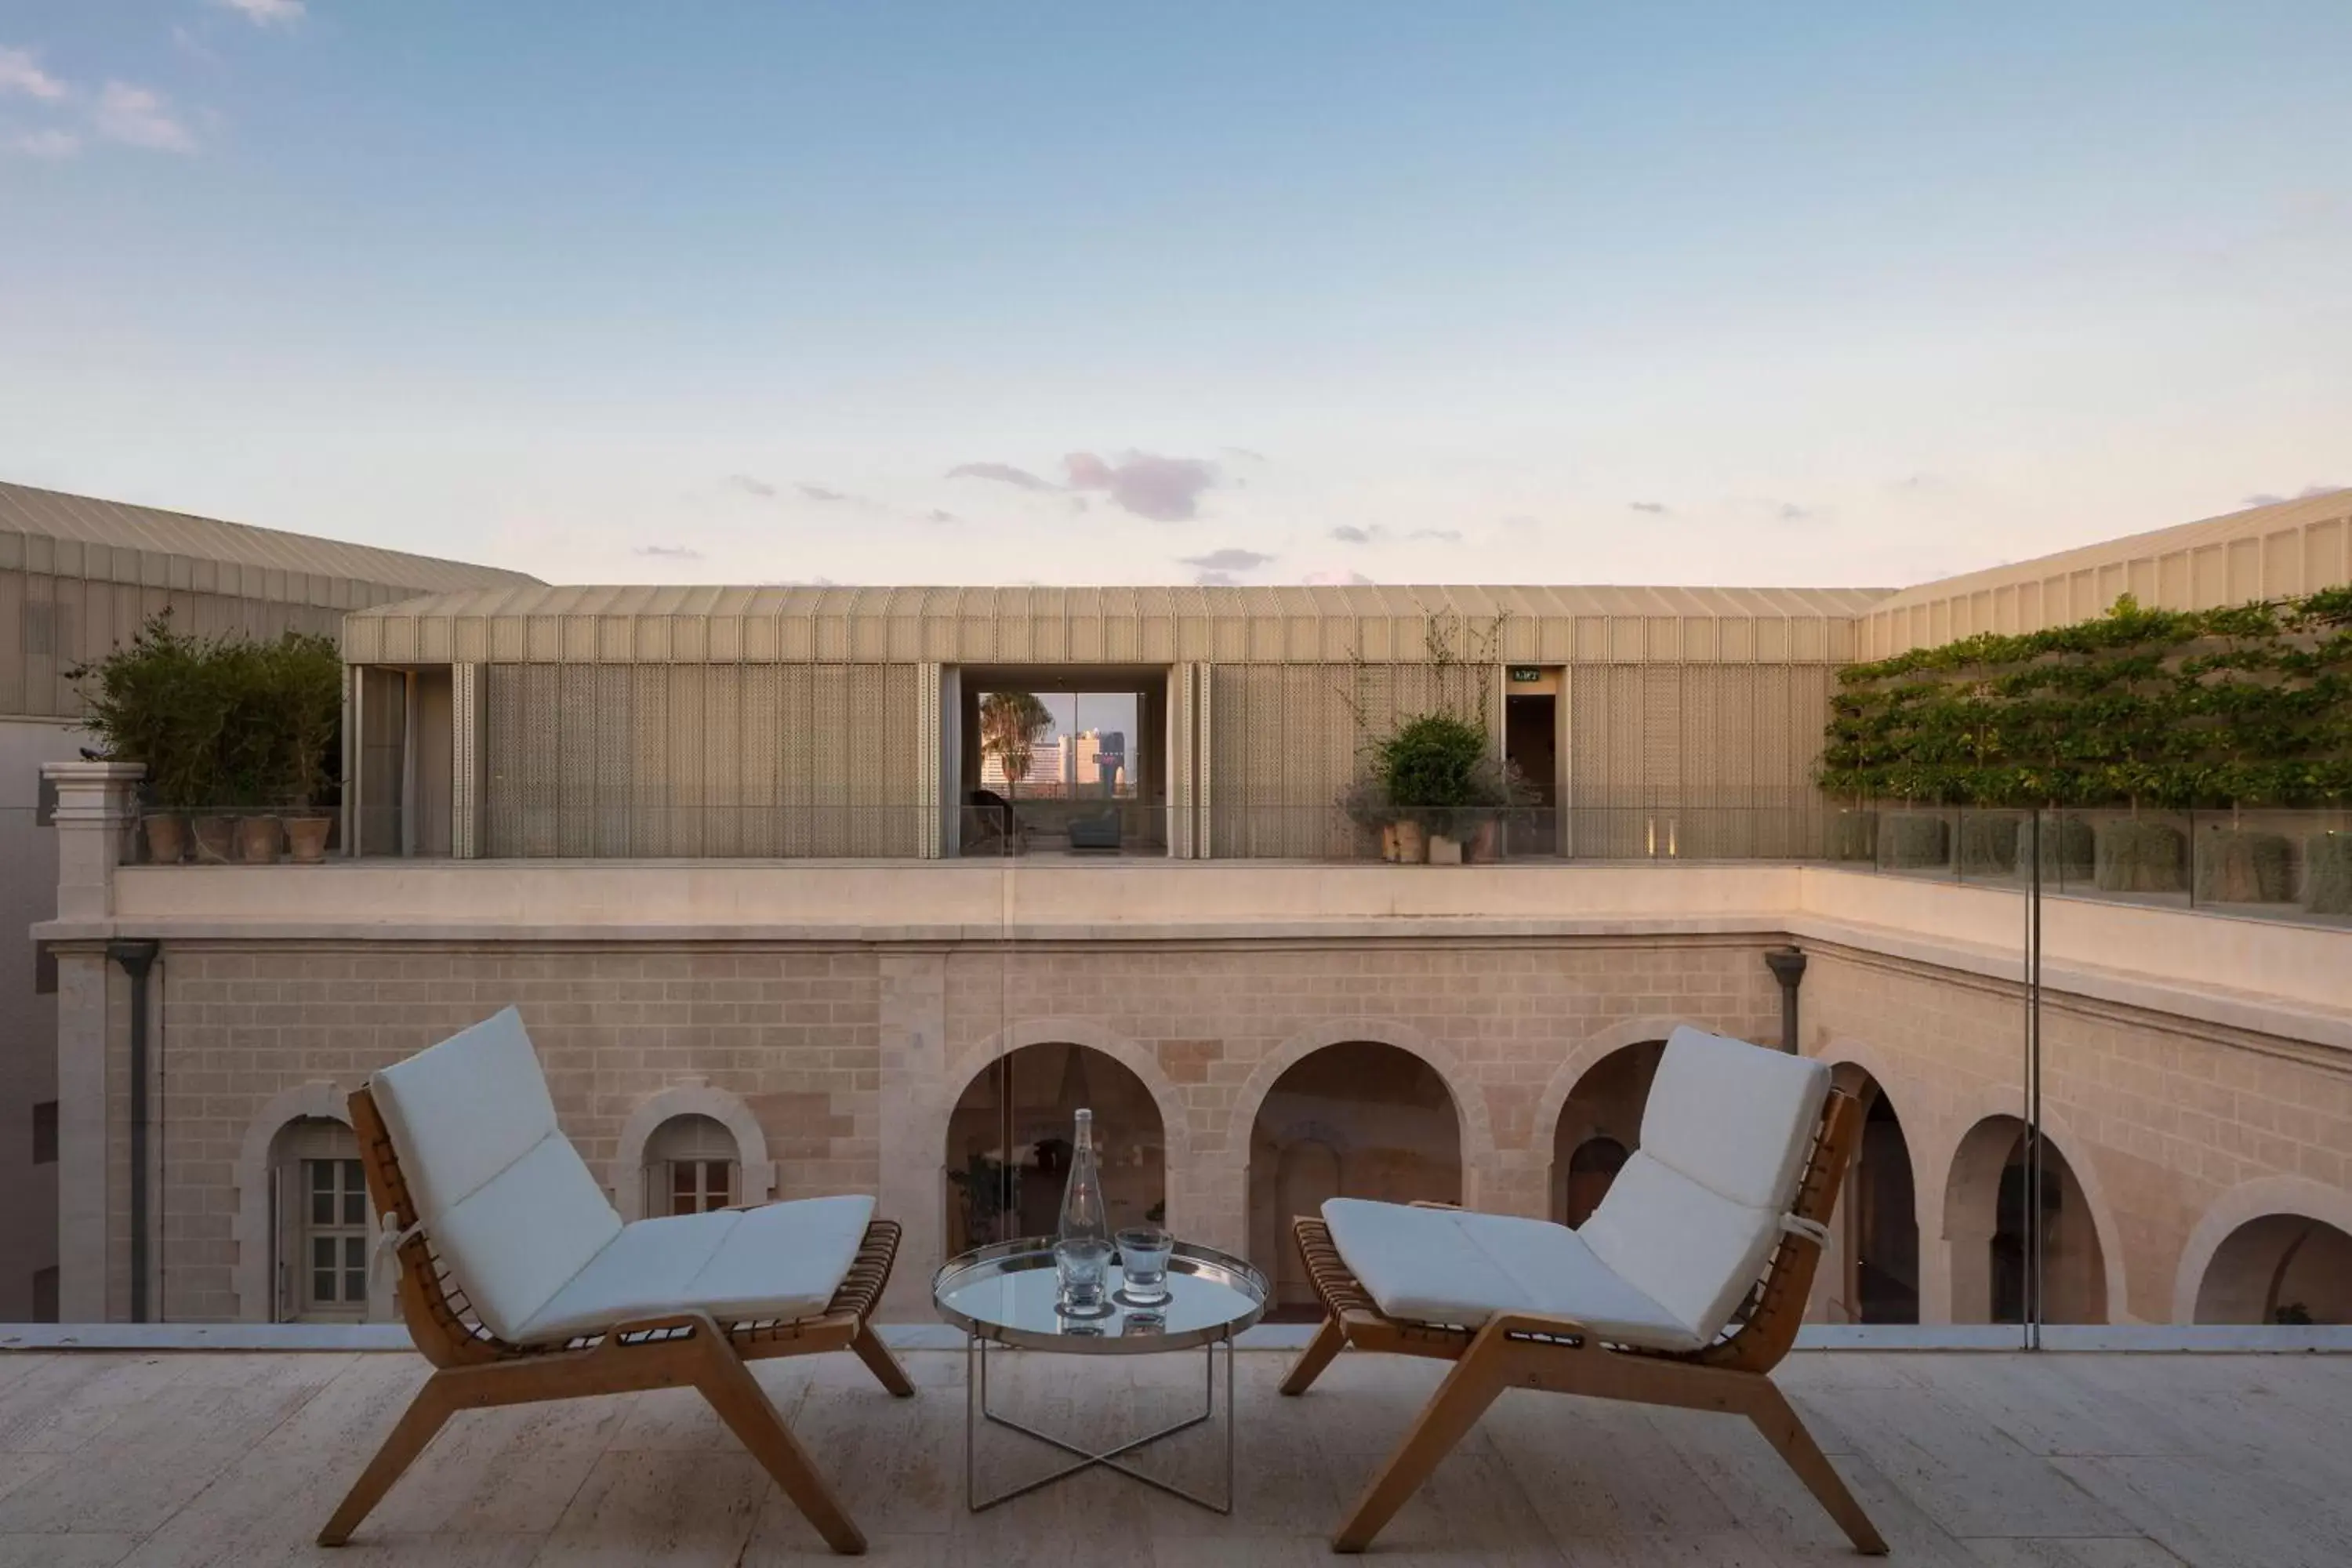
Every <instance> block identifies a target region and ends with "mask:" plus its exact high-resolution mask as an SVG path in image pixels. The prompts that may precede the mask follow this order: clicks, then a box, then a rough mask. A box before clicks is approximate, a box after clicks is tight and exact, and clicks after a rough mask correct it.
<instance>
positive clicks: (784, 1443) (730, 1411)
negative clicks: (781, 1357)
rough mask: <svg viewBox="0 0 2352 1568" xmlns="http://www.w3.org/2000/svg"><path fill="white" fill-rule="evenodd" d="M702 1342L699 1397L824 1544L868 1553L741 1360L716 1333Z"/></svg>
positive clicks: (861, 1537) (837, 1549)
mask: <svg viewBox="0 0 2352 1568" xmlns="http://www.w3.org/2000/svg"><path fill="white" fill-rule="evenodd" d="M698 1338H701V1339H703V1340H704V1342H705V1350H704V1354H703V1361H702V1365H701V1367H700V1368H699V1369H698V1371H697V1372H696V1374H695V1379H694V1385H695V1387H697V1388H698V1389H700V1390H701V1391H702V1397H703V1398H705V1399H707V1400H709V1402H710V1407H711V1408H712V1409H713V1410H716V1411H717V1412H718V1413H719V1419H720V1420H721V1421H724V1422H726V1423H727V1425H728V1426H729V1427H730V1429H732V1430H733V1432H734V1434H735V1436H737V1437H738V1438H740V1439H741V1441H742V1444H743V1447H746V1448H749V1449H750V1450H751V1457H752V1458H755V1459H757V1460H759V1461H760V1464H761V1467H762V1468H765V1469H766V1470H767V1472H768V1474H769V1475H771V1476H772V1477H774V1478H775V1482H776V1484H777V1485H778V1486H780V1487H782V1488H783V1489H784V1495H785V1496H786V1497H788V1498H790V1499H792V1500H793V1507H795V1508H797V1509H799V1510H801V1513H802V1515H803V1517H804V1518H806V1519H807V1521H809V1522H810V1523H811V1524H813V1525H814V1526H815V1527H816V1532H817V1533H818V1534H819V1535H822V1536H824V1543H825V1544H826V1545H827V1546H830V1547H832V1548H833V1549H834V1550H835V1552H841V1553H842V1554H843V1555H845V1556H856V1555H857V1554H859V1553H861V1552H864V1551H865V1550H866V1537H865V1535H864V1534H863V1533H862V1532H861V1531H859V1530H858V1528H857V1526H856V1524H855V1523H853V1522H851V1521H850V1518H849V1511H848V1510H846V1509H845V1508H843V1507H842V1506H841V1500H840V1499H839V1498H837V1497H835V1496H834V1495H833V1489H832V1488H831V1487H829V1486H827V1485H825V1482H824V1477H823V1476H821V1475H819V1474H818V1473H817V1469H816V1467H815V1466H814V1464H812V1463H810V1462H809V1457H808V1451H807V1450H806V1449H804V1448H803V1447H801V1446H800V1443H799V1442H798V1441H797V1440H796V1439H795V1438H794V1437H793V1435H792V1432H791V1431H790V1430H789V1429H788V1428H787V1427H786V1426H784V1419H783V1417H782V1415H778V1414H777V1413H776V1407H775V1405H773V1404H772V1403H771V1402H770V1400H769V1398H768V1395H767V1391H766V1390H764V1389H762V1388H761V1386H760V1380H759V1379H758V1378H755V1377H753V1376H752V1375H751V1368H750V1367H748V1366H745V1365H744V1364H743V1362H742V1358H741V1357H740V1356H738V1355H737V1354H736V1353H735V1352H734V1350H733V1349H732V1348H731V1347H730V1346H729V1345H728V1344H727V1342H725V1341H724V1340H721V1339H719V1338H717V1337H716V1336H714V1335H707V1334H706V1335H701V1336H698Z"/></svg>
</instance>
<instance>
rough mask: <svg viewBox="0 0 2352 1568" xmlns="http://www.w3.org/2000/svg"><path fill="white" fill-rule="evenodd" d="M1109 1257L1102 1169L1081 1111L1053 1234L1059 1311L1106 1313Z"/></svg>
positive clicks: (1090, 1122) (1087, 1117) (1091, 1127)
mask: <svg viewBox="0 0 2352 1568" xmlns="http://www.w3.org/2000/svg"><path fill="white" fill-rule="evenodd" d="M1110 1255H1111V1240H1110V1211H1109V1209H1108V1207H1107V1206H1106V1205H1105V1204H1104V1202H1103V1187H1102V1170H1101V1167H1100V1165H1099V1164H1098V1163H1097V1160H1096V1156H1095V1113H1094V1112H1093V1111H1091V1110H1081V1111H1079V1112H1078V1131H1077V1135H1076V1140H1075V1142H1074V1143H1073V1145H1072V1147H1071V1149H1070V1179H1069V1183H1068V1184H1067V1185H1066V1186H1064V1187H1063V1189H1062V1218H1061V1224H1060V1226H1059V1227H1058V1228H1056V1229H1055V1233H1054V1268H1055V1272H1056V1273H1057V1274H1058V1275H1059V1276H1060V1283H1061V1291H1062V1310H1063V1312H1064V1313H1066V1314H1067V1315H1069V1316H1072V1317H1086V1316H1092V1315H1098V1314H1100V1313H1104V1312H1108V1311H1109V1310H1110V1302H1109V1300H1108V1297H1107V1293H1106V1291H1105V1288H1104V1287H1105V1281H1106V1277H1107V1276H1108V1273H1109V1271H1110Z"/></svg>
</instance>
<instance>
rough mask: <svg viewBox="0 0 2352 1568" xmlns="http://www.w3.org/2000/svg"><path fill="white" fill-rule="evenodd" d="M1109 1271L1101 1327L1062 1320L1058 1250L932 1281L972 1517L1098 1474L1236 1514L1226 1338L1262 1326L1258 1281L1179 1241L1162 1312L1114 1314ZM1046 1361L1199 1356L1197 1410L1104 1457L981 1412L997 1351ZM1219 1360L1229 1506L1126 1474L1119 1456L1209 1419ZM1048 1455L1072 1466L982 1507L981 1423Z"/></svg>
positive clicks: (958, 1263)
mask: <svg viewBox="0 0 2352 1568" xmlns="http://www.w3.org/2000/svg"><path fill="white" fill-rule="evenodd" d="M1122 1283H1123V1281H1122V1279H1121V1278H1120V1275H1119V1271H1118V1265H1117V1264H1115V1263H1114V1264H1113V1265H1112V1266H1111V1269H1110V1277H1109V1279H1108V1280H1107V1281H1105V1288H1106V1290H1107V1291H1108V1292H1113V1293H1114V1294H1112V1295H1111V1297H1110V1302H1111V1310H1110V1311H1109V1312H1108V1314H1107V1315H1105V1316H1102V1317H1095V1318H1073V1317H1070V1316H1067V1315H1066V1314H1065V1313H1063V1312H1062V1311H1061V1310H1060V1300H1059V1298H1060V1294H1061V1286H1060V1281H1059V1280H1058V1279H1057V1278H1056V1277H1055V1273H1054V1238H1053V1237H1050V1236H1034V1237H1025V1238H1024V1239H1022V1240H1019V1241H1006V1242H999V1243H998V1244H997V1245H995V1246H993V1247H980V1248H978V1249H977V1250H975V1251H971V1252H967V1253H964V1254H963V1255H962V1256H961V1257H958V1258H950V1259H949V1260H948V1262H947V1263H946V1265H945V1266H944V1267H942V1268H940V1271H939V1272H938V1273H937V1274H935V1275H933V1276H932V1277H931V1300H933V1301H934V1302H936V1303H937V1304H938V1306H939V1310H940V1316H941V1317H943V1318H945V1319H946V1320H947V1321H949V1322H950V1323H953V1324H954V1325H955V1326H956V1327H958V1328H960V1329H961V1330H962V1331H964V1407H963V1489H964V1503H965V1505H966V1506H967V1507H969V1508H970V1509H971V1511H972V1512H974V1513H978V1512H980V1511H981V1510H983V1509H991V1508H994V1507H995V1506H996V1505H997V1504H998V1503H1001V1502H1009V1501H1011V1500H1013V1499H1014V1498H1017V1497H1020V1496H1022V1495H1023V1494H1024V1493H1027V1492H1033V1491H1035V1490H1036V1489H1038V1488H1040V1487H1044V1486H1050V1485H1052V1484H1053V1483H1054V1482H1055V1481H1058V1480H1063V1479H1067V1478H1068V1477H1071V1476H1075V1475H1076V1474H1077V1473H1078V1472H1080V1471H1081V1470H1087V1469H1091V1468H1094V1467H1095V1466H1097V1465H1100V1466H1102V1467H1104V1468H1106V1469H1113V1470H1117V1471H1118V1473H1119V1474H1121V1475H1123V1476H1129V1477H1132V1478H1133V1479H1136V1480H1139V1481H1141V1482H1143V1483H1144V1484H1145V1485H1146V1486H1152V1487H1157V1488H1159V1489H1160V1490H1161V1491H1164V1492H1168V1493H1171V1495H1173V1496H1176V1497H1180V1498H1182V1499H1183V1500H1185V1501H1187V1502H1192V1503H1198V1504H1199V1505H1200V1506H1201V1507H1202V1508H1205V1509H1209V1510H1213V1511H1215V1512H1217V1513H1231V1512H1232V1511H1233V1508H1234V1335H1235V1334H1238V1333H1240V1332H1241V1331H1243V1330H1244V1329H1246V1328H1248V1327H1249V1326H1250V1325H1251V1324H1252V1323H1255V1322H1256V1321H1258V1320H1259V1319H1260V1318H1262V1317H1264V1316H1265V1308H1266V1300H1267V1297H1268V1296H1269V1295H1270V1294H1271V1293H1272V1292H1271V1290H1270V1289H1269V1288H1268V1286H1267V1284H1266V1279H1265V1275H1263V1274H1261V1273H1259V1272H1258V1271H1257V1270H1256V1269H1255V1268H1251V1267H1250V1266H1249V1265H1248V1264H1247V1263H1245V1262H1244V1261H1243V1260H1242V1259H1240V1258H1235V1257H1234V1256H1233V1255H1232V1254H1230V1253H1225V1252H1219V1251H1218V1250H1216V1248H1214V1247H1196V1246H1194V1245H1193V1244H1192V1243H1191V1242H1185V1241H1180V1242H1178V1243H1177V1244H1176V1248H1175V1251H1174V1252H1173V1253H1172V1254H1171V1256H1170V1258H1169V1259H1168V1287H1167V1289H1168V1300H1167V1302H1166V1303H1165V1304H1164V1305H1162V1306H1160V1307H1157V1308H1153V1309H1150V1310H1141V1309H1137V1308H1133V1307H1129V1306H1125V1305H1122V1304H1120V1303H1119V1302H1118V1297H1117V1295H1116V1294H1115V1292H1117V1291H1118V1289H1119V1288H1120V1287H1121V1285H1122ZM998 1345H1009V1346H1013V1347H1015V1348H1017V1349H1021V1350H1031V1351H1044V1352H1047V1353H1048V1354H1053V1355H1157V1354H1160V1353H1163V1352H1169V1351H1187V1350H1199V1351H1200V1352H1202V1357H1203V1360H1204V1363H1205V1364H1204V1365H1203V1367H1202V1405H1201V1412H1200V1414H1199V1415H1188V1416H1186V1417H1185V1418H1184V1419H1183V1420H1181V1421H1178V1422H1176V1423H1175V1424H1173V1425H1172V1426H1162V1427H1160V1428H1159V1429H1158V1430H1157V1431H1152V1432H1147V1433H1145V1434H1144V1435H1143V1436H1140V1437H1136V1438H1132V1439H1130V1440H1129V1441H1127V1442H1124V1443H1121V1444H1119V1445H1118V1446H1117V1447H1111V1448H1106V1449H1104V1450H1103V1451H1101V1452H1100V1453H1097V1452H1095V1451H1094V1450H1093V1449H1090V1448H1086V1447H1080V1446H1079V1445H1077V1444H1076V1443H1071V1442H1067V1441H1065V1440H1064V1439H1062V1438H1060V1437H1056V1436H1054V1435H1053V1434H1052V1433H1050V1432H1041V1431H1039V1430H1037V1428H1035V1427H1034V1426H1024V1424H1023V1423H1021V1422H1018V1421H1015V1420H1013V1418H1012V1417H1011V1416H1008V1415H999V1414H998V1413H997V1412H995V1411H993V1410H991V1409H990V1408H989V1407H988V1358H989V1355H990V1353H991V1349H992V1347H993V1346H998ZM1219 1345H1223V1346H1224V1349H1225V1495H1224V1498H1223V1500H1222V1501H1219V1500H1215V1499H1212V1498H1205V1497H1202V1496H1200V1495H1198V1494H1197V1493H1194V1492H1190V1491H1187V1490H1185V1489H1183V1488H1182V1487H1180V1486H1177V1485H1174V1484H1173V1483H1171V1482H1169V1481H1164V1480H1161V1479H1160V1478H1159V1477H1157V1476H1152V1475H1147V1474H1145V1473H1144V1472H1143V1471H1141V1470H1139V1469H1137V1468H1134V1467H1133V1466H1131V1465H1129V1464H1127V1463H1125V1462H1124V1460H1125V1458H1126V1456H1128V1455H1129V1454H1132V1453H1134V1452H1135V1451H1136V1450H1138V1449H1139V1448H1141V1447H1145V1446H1146V1445H1147V1444H1150V1443H1156V1442H1158V1441H1159V1440H1160V1438H1162V1437H1168V1436H1174V1435H1175V1434H1176V1433H1179V1432H1182V1431H1186V1430H1188V1429H1189V1428H1192V1427H1194V1426H1199V1425H1201V1423H1202V1422H1204V1421H1206V1420H1208V1419H1210V1418H1211V1416H1212V1415H1214V1414H1215V1411H1216V1404H1217V1398H1216V1387H1217V1347H1218V1346H1219ZM983 1417H984V1418H985V1419H987V1420H990V1421H992V1422H994V1423H995V1424H996V1425H998V1426H1009V1427H1011V1428H1012V1429H1013V1431H1015V1432H1019V1433H1021V1434H1023V1435H1024V1436H1029V1437H1034V1438H1035V1439H1036V1440H1037V1441H1038V1442H1041V1443H1046V1444H1050V1445H1051V1446H1053V1447H1056V1448H1059V1449H1061V1450H1062V1451H1063V1452H1064V1453H1066V1454H1075V1455H1076V1456H1077V1462H1076V1464H1072V1465H1066V1466H1064V1467H1063V1468H1060V1469H1058V1470H1055V1471H1053V1472H1052V1473H1051V1474H1049V1475H1045V1476H1041V1477H1039V1478H1038V1479H1035V1480H1034V1481H1029V1482H1026V1483H1024V1485H1021V1486H1017V1487H1014V1488H1013V1489H1011V1490H1010V1491H1003V1492H999V1493H997V1494H996V1495H995V1496H994V1497H991V1498H986V1499H983V1498H982V1496H981V1495H980V1479H979V1465H978V1460H977V1458H976V1454H975V1444H976V1442H977V1433H978V1430H979V1426H980V1422H981V1420H982V1418H983Z"/></svg>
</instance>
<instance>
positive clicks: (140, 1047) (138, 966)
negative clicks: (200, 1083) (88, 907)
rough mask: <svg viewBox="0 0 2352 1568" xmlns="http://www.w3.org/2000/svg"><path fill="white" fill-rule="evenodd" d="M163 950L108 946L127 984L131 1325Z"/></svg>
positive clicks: (154, 945) (141, 1288) (136, 1306)
mask: <svg viewBox="0 0 2352 1568" xmlns="http://www.w3.org/2000/svg"><path fill="white" fill-rule="evenodd" d="M160 952H163V943H162V942H156V941H154V940H153V939H152V938H149V939H145V940H142V941H138V942H108V943H107V944H106V956H107V957H109V958H110V959H112V960H113V961H114V962H115V963H119V964H121V965H122V973H124V974H126V975H128V976H129V977H130V980H131V1321H132V1322H134V1323H143V1322H146V1321H148V1317H147V1036H148V1017H147V990H148V987H147V977H148V975H149V974H150V973H152V972H153V970H154V967H155V958H156V955H157V954H158V953H160Z"/></svg>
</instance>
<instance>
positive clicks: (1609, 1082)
mask: <svg viewBox="0 0 2352 1568" xmlns="http://www.w3.org/2000/svg"><path fill="white" fill-rule="evenodd" d="M1665 1054H1666V1043H1665V1041H1664V1040H1643V1041H1640V1042H1639V1043H1637V1044H1634V1045H1630V1046H1625V1047H1620V1048H1619V1049H1617V1050H1613V1051H1612V1052H1610V1053H1609V1054H1608V1055H1607V1056H1605V1057H1603V1058H1601V1059H1600V1060H1599V1061H1597V1062H1595V1063H1593V1064H1592V1065H1591V1067H1590V1068H1586V1069H1585V1072H1584V1076H1583V1077H1582V1078H1580V1079H1577V1080H1576V1087H1575V1088H1574V1089H1571V1090H1570V1091H1569V1096H1568V1100H1567V1103H1565V1104H1563V1105H1562V1106H1561V1107H1560V1108H1559V1125H1558V1126H1557V1127H1555V1128H1554V1129H1553V1130H1552V1143H1551V1172H1552V1174H1551V1217H1552V1218H1554V1219H1556V1220H1558V1221H1559V1223H1560V1224H1562V1225H1582V1224H1583V1223H1584V1222H1585V1221H1586V1220H1587V1219H1590V1218H1591V1215H1592V1211H1593V1210H1594V1209H1596V1208H1599V1207H1600V1206H1601V1199H1602V1198H1605V1197H1607V1196H1608V1195H1609V1184H1610V1183H1612V1182H1613V1181H1615V1180H1616V1178H1617V1172H1618V1169H1619V1167H1621V1166H1622V1165H1623V1164H1624V1163H1625V1161H1626V1158H1627V1156H1629V1155H1630V1154H1631V1153H1632V1152H1633V1151H1634V1150H1636V1149H1638V1148H1640V1147H1641V1146H1642V1111H1643V1109H1644V1108H1645V1107H1647V1106H1648V1104H1649V1103H1650V1080H1651V1079H1654V1078H1656V1077H1657V1076H1658V1059H1659V1058H1661V1057H1663V1056H1664V1055H1665Z"/></svg>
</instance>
